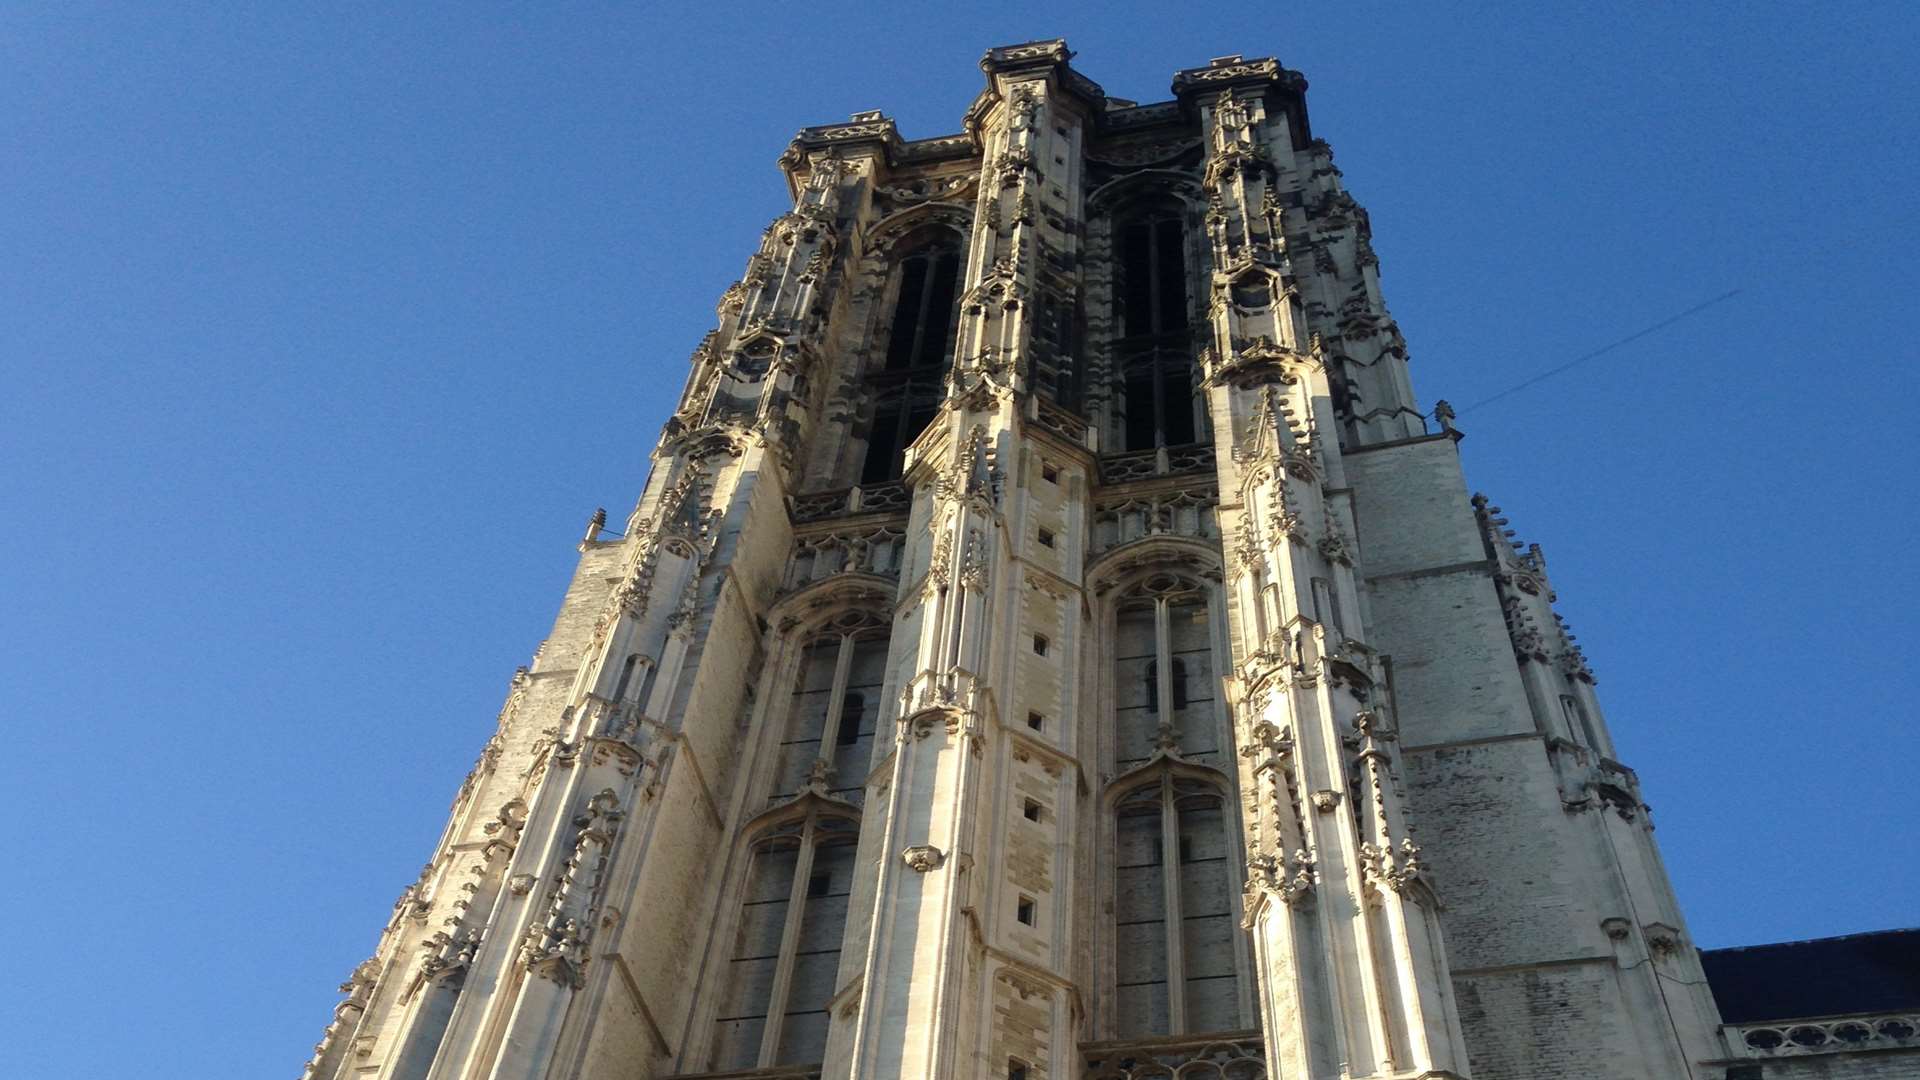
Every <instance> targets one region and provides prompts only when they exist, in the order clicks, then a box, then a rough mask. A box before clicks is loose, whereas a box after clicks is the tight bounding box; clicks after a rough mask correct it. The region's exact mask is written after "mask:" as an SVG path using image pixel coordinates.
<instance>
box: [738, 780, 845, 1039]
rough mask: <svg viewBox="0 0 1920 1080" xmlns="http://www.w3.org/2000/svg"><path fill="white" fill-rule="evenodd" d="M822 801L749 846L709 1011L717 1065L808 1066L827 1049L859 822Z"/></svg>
mask: <svg viewBox="0 0 1920 1080" xmlns="http://www.w3.org/2000/svg"><path fill="white" fill-rule="evenodd" d="M823 805H826V806H830V805H831V804H827V803H825V801H824V800H821V801H820V802H819V803H814V804H813V805H811V806H810V808H809V809H808V811H807V812H806V813H805V814H803V815H801V816H799V817H796V818H789V819H787V820H784V821H782V822H780V823H779V824H777V825H772V826H770V827H767V828H765V829H764V830H763V831H762V832H761V833H760V834H759V835H757V836H756V837H755V838H754V839H753V842H752V844H751V847H750V855H749V862H748V868H747V875H746V887H745V891H744V893H743V896H742V899H741V904H740V916H739V920H738V922H737V924H736V926H735V931H734V935H733V942H732V948H731V950H730V951H729V953H728V961H727V969H726V970H727V979H726V988H725V991H724V992H723V995H722V998H721V1000H720V1002H719V1006H718V1009H717V1010H716V1013H715V1023H714V1036H713V1057H712V1067H713V1068H714V1069H716V1070H722V1071H727V1070H734V1069H753V1068H766V1067H771V1066H776V1065H795V1064H809V1063H812V1062H817V1061H820V1060H821V1059H822V1058H823V1057H825V1055H826V1045H827V1022H828V1015H827V1003H828V1002H829V1001H830V1000H831V999H832V997H833V993H834V983H835V980H836V979H837V978H838V975H839V967H840V949H841V937H842V933H843V931H844V930H845V927H846V922H847V902H848V896H849V895H850V894H851V892H852V887H853V870H854V861H855V860H854V845H855V842H856V840H857V838H858V835H859V828H860V826H859V822H858V821H857V820H855V819H854V818H852V817H850V816H843V815H840V814H836V813H832V812H827V811H824V810H823V809H822V808H821V807H822V806H823Z"/></svg>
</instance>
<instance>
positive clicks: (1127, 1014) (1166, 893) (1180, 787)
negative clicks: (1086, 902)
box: [1113, 767, 1245, 1039]
mask: <svg viewBox="0 0 1920 1080" xmlns="http://www.w3.org/2000/svg"><path fill="white" fill-rule="evenodd" d="M1208 771H1209V770H1201V769H1190V770H1189V769H1174V768H1166V767H1163V768H1157V769H1152V770H1148V772H1149V778H1148V779H1145V780H1143V781H1142V782H1140V783H1139V784H1138V785H1136V786H1134V787H1132V788H1129V789H1127V790H1126V791H1125V792H1124V793H1123V794H1121V795H1120V796H1119V797H1118V798H1117V799H1116V801H1115V804H1114V861H1113V866H1114V903H1113V912H1114V935H1113V956H1114V996H1113V1025H1114V1034H1115V1036H1116V1037H1118V1038H1123V1039H1124V1038H1142V1037H1149V1036H1158V1035H1180V1034H1189V1033H1198V1032H1209V1031H1234V1030H1238V1029H1239V1028H1241V1027H1243V1026H1244V1024H1245V1017H1244V1015H1243V1013H1244V1009H1243V1001H1244V998H1245V995H1244V993H1243V991H1242V987H1241V978H1240V975H1241V969H1242V967H1243V963H1242V956H1243V952H1244V943H1243V942H1242V940H1241V936H1242V935H1241V931H1240V926H1239V922H1238V920H1237V919H1236V918H1235V917H1234V900H1235V898H1236V897H1237V896H1238V895H1239V876H1238V874H1237V872H1236V870H1235V868H1234V867H1235V862H1236V860H1235V859H1234V851H1235V845H1234V841H1233V836H1232V832H1231V830H1232V829H1233V828H1234V823H1233V820H1232V818H1231V816H1230V815H1229V814H1228V813H1227V800H1226V796H1225V793H1224V791H1223V789H1222V787H1221V786H1220V785H1219V784H1218V783H1216V782H1214V781H1213V780H1211V779H1209V778H1207V777H1205V775H1204V774H1205V773H1206V772H1208Z"/></svg>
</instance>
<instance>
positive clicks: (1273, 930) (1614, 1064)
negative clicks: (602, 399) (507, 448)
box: [306, 41, 1913, 1080]
mask: <svg viewBox="0 0 1920 1080" xmlns="http://www.w3.org/2000/svg"><path fill="white" fill-rule="evenodd" d="M1068 55H1069V54H1068V52H1067V50H1066V48H1065V46H1064V44H1063V43H1061V42H1057V41H1054V42H1037V43H1029V44H1025V45H1018V46H1009V47H1003V48H996V49H993V50H991V51H989V52H988V53H987V55H986V57H985V59H984V60H983V61H982V67H983V69H984V70H985V72H986V76H987V84H986V87H985V89H984V90H983V91H982V92H981V94H980V96H979V98H978V99H977V100H976V101H975V102H974V104H973V106H972V107H971V108H970V109H969V110H968V111H967V114H966V116H965V118H964V131H963V132H962V133H961V134H958V135H952V136H946V137H941V138H934V139H924V140H918V141H903V140H902V139H901V138H900V137H899V135H898V133H897V132H896V131H895V129H894V125H893V123H892V122H891V121H890V120H888V119H887V118H886V117H885V116H883V115H881V114H879V113H863V114H859V115H856V116H855V117H854V118H853V119H852V120H851V121H850V122H848V123H845V124H834V125H828V126H824V127H814V128H807V129H805V130H804V131H802V132H801V133H800V135H799V137H798V138H796V139H795V140H794V142H793V144H792V146H791V147H790V148H789V150H788V151H787V153H786V155H785V156H784V157H783V158H782V159H781V164H782V166H783V168H784V169H785V170H786V175H787V177H788V179H789V182H790V185H791V189H792V194H793V199H794V205H793V209H792V210H791V211H790V212H788V213H786V214H784V215H782V216H781V217H780V218H779V219H778V220H776V221H775V222H773V224H772V225H770V226H769V227H768V228H767V231H766V234H765V237H764V239H763V241H762V243H761V246H760V250H759V251H758V252H756V253H754V254H753V255H752V256H751V257H750V258H749V260H748V262H747V268H746V273H745V275H744V276H743V277H742V279H741V280H740V281H738V282H736V283H734V284H733V285H732V286H730V287H729V288H728V289H727V290H726V291H725V292H724V294H723V295H722V296H721V299H720V302H719V308H718V326H717V328H716V329H715V330H714V332H713V333H712V334H710V335H708V337H707V339H706V340H705V341H703V342H702V343H701V344H700V346H699V348H698V349H697V350H696V351H695V353H694V356H693V359H692V364H691V372H690V375H689V378H688V381H687V385H686V390H685V392H684V394H683V395H682V398H681V401H680V405H679V408H678V410H677V411H676V412H675V413H674V415H673V416H672V417H671V418H670V419H669V420H668V421H667V424H666V428H665V430H664V432H663V433H662V436H661V439H660V443H659V446H658V448H657V450H656V451H655V454H654V467H653V471H652V474H651V476H650V478H649V479H648V481H647V485H646V490H645V492H644V494H643V495H642V497H641V499H640V501H639V504H638V506H637V507H636V508H635V510H634V512H633V514H632V515H631V516H630V517H629V518H628V520H627V521H626V523H625V527H624V529H623V530H621V531H620V532H619V534H618V535H615V534H613V533H611V532H609V531H608V529H607V527H606V522H605V516H604V514H602V515H597V516H596V517H595V519H594V522H593V523H592V525H591V526H590V528H589V529H588V532H587V536H586V539H585V541H584V542H583V543H582V544H581V559H580V564H579V569H578V571H577V573H576V575H575V579H574V583H573V585H572V587H571V588H570V589H569V591H568V594H567V596H566V599H565V601H564V603H563V605H562V608H561V612H560V616H559V619H558V621H557V623H556V624H555V626H554V629H553V632H552V634H551V635H550V636H549V637H548V639H547V640H546V642H545V643H544V644H543V645H542V646H541V647H540V648H539V650H537V651H536V653H535V656H534V659H533V662H532V663H531V664H530V665H529V666H528V667H527V668H524V669H522V670H521V671H520V672H518V673H516V675H515V676H514V678H513V681H512V684H511V687H510V689H509V692H508V696H507V701H506V704H505V707H504V708H503V709H502V711H501V715H500V725H499V731H498V733H497V734H496V735H495V736H494V738H493V739H492V740H491V741H490V742H489V743H488V744H487V745H486V747H485V748H484V749H483V751H482V753H481V755H480V758H479V760H478V761H477V762H476V763H475V765H474V768H473V772H472V773H471V775H469V777H468V778H467V780H466V782H465V783H464V784H463V785H462V786H461V788H460V791H459V793H458V795H457V796H456V798H455V800H454V804H453V808H452V815H451V819H450V821H449V824H448V826H447V829H446V832H445V834H444V836H443V838H442V840H441V843H440V845H439V847H438V848H437V850H436V851H435V852H434V853H433V857H432V859H431V861H430V862H429V863H428V864H427V865H426V867H425V868H424V869H423V871H422V872H421V875H420V878H419V880H418V881H417V882H415V883H414V884H412V885H410V886H408V887H407V889H406V890H405V891H404V892H403V893H402V895H401V897H400V900H399V902H398V903H397V904H396V905H395V908H394V913H393V916H392V918H391V919H390V920H389V922H388V924H387V926H386V928H385V929H384V931H383V932H382V935H381V938H380V943H379V947H378V948H377V950H376V951H375V953H374V955H373V957H372V958H371V959H369V960H368V961H366V962H365V963H364V964H362V965H361V966H360V967H359V968H357V969H356V970H355V971H354V973H353V975H352V977H351V978H350V980H349V981H348V982H347V984H346V985H345V986H344V987H343V988H342V989H343V992H344V994H345V999H344V1000H343V1001H342V1003H341V1004H340V1005H339V1007H338V1008H337V1010H336V1013H335V1017H334V1021H333V1023H332V1024H330V1025H329V1026H328V1028H327V1030H326V1035H325V1038H324V1039H323V1041H322V1042H321V1044H320V1046H319V1047H318V1049H317V1052H316V1054H315V1056H314V1058H313V1060H312V1062H311V1063H310V1065H309V1067H308V1069H307V1072H306V1076H307V1077H309V1078H313V1080H345V1078H357V1077H381V1078H404V1080H508V1078H534V1077H542V1078H564V1080H574V1078H594V1080H603V1078H604V1080H611V1078H623V1080H644V1078H649V1077H668V1076H715V1075H729V1076H743V1075H750V1076H756V1077H763V1078H776V1077H779V1078H786V1077H794V1078H799V1077H816V1076H819V1077H831V1078H836V1080H838V1078H860V1080H879V1078H919V1077H1010V1078H1015V1077H1017V1078H1020V1080H1044V1078H1066V1077H1071V1078H1079V1077H1087V1078H1096V1077H1097V1078H1146V1077H1166V1076H1174V1075H1176V1074H1177V1075H1178V1076H1179V1077H1182V1078H1194V1077H1219V1078H1239V1080H1253V1078H1257V1077H1268V1076H1271V1077H1289V1078H1328V1080H1331V1078H1335V1077H1340V1078H1359V1077H1402V1078H1405V1077H1426V1078H1443V1077H1466V1076H1474V1077H1478V1078H1481V1080H1509V1078H1511V1080H1519V1078H1526V1077H1544V1076H1572V1075H1579V1076H1583V1077H1596V1078H1598V1077H1606V1078H1621V1080H1626V1078H1637V1080H1669V1078H1674V1077H1689V1076H1691V1077H1706V1076H1715V1077H1718V1076H1721V1075H1735V1074H1734V1073H1731V1072H1728V1070H1729V1069H1732V1068H1744V1067H1746V1063H1748V1062H1750V1061H1754V1062H1759V1061H1760V1060H1761V1058H1762V1057H1763V1056H1764V1057H1765V1061H1764V1062H1763V1063H1762V1064H1763V1066H1764V1068H1765V1069H1766V1070H1767V1072H1766V1075H1768V1076H1776V1075H1808V1076H1827V1075H1833V1076H1842V1075H1844V1076H1867V1075H1874V1076H1892V1075H1900V1074H1898V1073H1895V1072H1887V1071H1877V1072H1876V1071H1872V1069H1871V1068H1868V1069H1866V1070H1865V1071H1861V1068H1860V1067H1857V1066H1856V1064H1855V1062H1856V1060H1857V1059H1858V1058H1859V1055H1853V1056H1852V1057H1849V1058H1848V1059H1847V1063H1845V1064H1841V1063H1839V1062H1836V1063H1834V1064H1832V1065H1830V1066H1828V1065H1822V1066H1820V1068H1824V1069H1826V1071H1819V1070H1818V1069H1815V1070H1814V1071H1802V1072H1787V1071H1782V1070H1780V1069H1779V1068H1778V1067H1777V1066H1778V1064H1779V1062H1780V1061H1781V1060H1782V1059H1781V1056H1780V1055H1778V1054H1774V1055H1772V1056H1765V1053H1764V1051H1763V1050H1762V1049H1760V1048H1756V1047H1755V1046H1752V1045H1749V1044H1748V1043H1747V1042H1745V1041H1742V1040H1741V1039H1738V1038H1734V1037H1732V1036H1730V1034H1729V1031H1731V1029H1723V1028H1722V1026H1721V1024H1720V1019H1719V1016H1718V1014H1717V1013H1716V1011H1715V1004H1714V999H1713V997H1712V996H1711V994H1710V993H1709V991H1708V989H1707V986H1706V982H1705V978H1704V976H1703V974H1702V969H1701V964H1700V961H1699V959H1698V955H1697V953H1696V950H1695V949H1694V948H1693V945H1692V942H1691V941H1690V939H1689V938H1688V936H1687V931H1686V925H1685V922H1684V920H1683V919H1682V918H1681V915H1680V913H1679V910H1678V908H1677V906H1676V903H1675V900H1674V897H1673V893H1672V890H1671V888H1670V886H1669V885H1668V882H1667V878H1666V874H1665V872H1664V870H1663V869H1662V867H1661V864H1660V857H1659V852H1658V850H1657V849H1656V847H1655V845H1654V842H1653V838H1652V832H1651V826H1650V825H1649V823H1648V820H1647V811H1646V807H1645V805H1644V804H1643V803H1642V801H1641V798H1640V793H1639V790H1638V786H1637V782H1636V780H1635V777H1634V774H1633V771H1632V770H1631V769H1629V768H1627V767H1626V766H1625V765H1623V764H1621V763H1620V762H1619V761H1618V760H1617V759H1616V756H1615V754H1614V750H1613V747H1612V744H1611V742H1610V741H1609V739H1608V737H1607V732H1606V724H1605V720H1604V718H1603V715H1602V712H1601V709H1600V705H1599V702H1598V700H1597V698H1596V697H1595V696H1594V691H1593V676H1592V674H1591V672H1590V671H1589V669H1588V667H1587V664H1586V661H1585V659H1584V658H1583V657H1582V655H1581V653H1580V650H1579V648H1578V647H1577V646H1576V645H1575V644H1574V642H1573V638H1572V635H1570V634H1569V633H1568V632H1567V630H1566V628H1565V626H1564V625H1563V624H1562V623H1561V622H1560V620H1559V618H1558V617H1557V616H1556V615H1555V614H1554V611H1553V607H1552V601H1553V589H1552V585H1551V583H1550V581H1549V580H1548V577H1547V571H1546V561H1545V559H1544V557H1543V556H1542V555H1541V553H1540V549H1539V548H1538V547H1531V548H1523V547H1521V546H1519V545H1518V544H1516V543H1514V542H1513V541H1512V540H1511V536H1512V533H1511V532H1510V531H1509V530H1508V529H1507V528H1506V525H1507V522H1506V520H1505V519H1504V518H1503V517H1502V516H1501V515H1500V511H1499V510H1498V508H1497V507H1494V506H1492V505H1490V504H1488V503H1487V502H1486V500H1485V499H1482V498H1478V497H1473V498H1470V497H1469V495H1468V491H1467V488H1466V487H1465V484H1464V480H1463V478H1462V475H1461V471H1460V465H1459V459H1458V456H1457V453H1456V448H1455V447H1456V442H1457V440H1458V438H1459V435H1458V433H1457V432H1456V431H1454V430H1453V429H1452V426H1451V423H1450V412H1449V410H1447V409H1446V407H1445V405H1444V403H1437V404H1436V405H1435V406H1434V407H1433V409H1432V410H1431V415H1434V416H1436V417H1438V418H1439V420H1438V424H1437V427H1431V426H1430V425H1429V423H1428V421H1427V420H1426V418H1425V415H1423V414H1427V413H1428V412H1429V410H1426V409H1422V408H1421V407H1420V406H1419V405H1418V404H1417V403H1416V400H1415V398H1414V397H1413V394H1412V390H1411V386H1410V384H1409V381H1408V376H1407V351H1406V347H1405V344H1404V342H1403V341H1402V339H1401V336H1400V333H1399V331H1398V329H1397V328H1396V327H1395V325H1394V323H1393V320H1392V319H1391V317H1390V316H1389V315H1388V314H1387V310H1386V307H1385V305H1384V302H1383V300H1382V296H1381V291H1380V280H1379V273H1378V267H1377V260H1376V259H1375V258H1374V255H1373V251H1372V248H1371V245H1370V242H1369V226H1368V220H1367V215H1366V212H1365V211H1364V210H1362V209H1361V208H1360V207H1359V206H1358V205H1357V204H1356V203H1355V202H1354V200H1353V199H1352V198H1351V197H1350V196H1349V195H1348V194H1347V193H1346V191H1345V189H1344V187H1343V185H1342V182H1341V174H1340V172H1339V170H1338V169H1336V168H1335V167H1334V165H1333V160H1332V152H1331V151H1330V150H1329V148H1328V147H1327V145H1326V143H1324V142H1321V141H1319V140H1318V139H1316V138H1314V137H1313V135H1312V133H1311V130H1310V129H1309V127H1308V122H1307V110H1306V104H1305V97H1304V95H1305V89H1306V83H1305V80H1304V79H1303V78H1302V77H1301V76H1300V75H1299V74H1298V73H1296V72H1293V71H1289V70H1287V69H1285V68H1283V67H1282V66H1280V65H1279V64H1278V63H1277V62H1275V61H1273V60H1271V59H1266V60H1252V61H1249V60H1244V59H1242V58H1240V57H1228V58H1224V59H1220V60H1216V61H1214V62H1212V63H1211V64H1209V65H1207V66H1205V67H1200V68H1194V69H1191V70H1187V71H1182V72H1180V73H1179V74H1178V75H1176V77H1175V79H1174V84H1173V91H1174V94H1175V99H1174V100H1172V101H1168V102H1165V103H1161V104H1149V105H1137V104H1134V103H1131V102H1125V101H1120V100H1118V99H1113V98H1109V97H1107V96H1106V94H1105V93H1104V92H1103V91H1102V90H1101V89H1100V88H1099V87H1098V86H1097V85H1095V84H1094V83H1092V82H1091V81H1089V80H1088V79H1086V78H1085V77H1084V76H1082V75H1080V74H1079V73H1078V72H1076V71H1075V70H1074V69H1073V68H1072V67H1071V66H1070V65H1069V63H1068ZM1801 1060H1803V1061H1807V1062H1811V1061H1813V1060H1814V1056H1813V1055H1811V1054H1809V1055H1803V1057H1802V1059H1801ZM1878 1060H1880V1061H1882V1062H1887V1061H1892V1062H1894V1063H1895V1065H1896V1066H1897V1065H1898V1064H1899V1063H1900V1062H1905V1063H1907V1066H1908V1067H1910V1068H1911V1067H1912V1065H1913V1059H1912V1058H1909V1057H1906V1056H1905V1055H1899V1056H1897V1058H1896V1057H1889V1056H1886V1055H1882V1056H1881V1057H1880V1058H1879V1059H1878ZM1795 1064H1799V1062H1798V1061H1796V1062H1795ZM1753 1075H1758V1074H1757V1073H1756V1074H1753Z"/></svg>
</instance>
